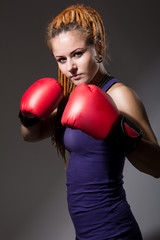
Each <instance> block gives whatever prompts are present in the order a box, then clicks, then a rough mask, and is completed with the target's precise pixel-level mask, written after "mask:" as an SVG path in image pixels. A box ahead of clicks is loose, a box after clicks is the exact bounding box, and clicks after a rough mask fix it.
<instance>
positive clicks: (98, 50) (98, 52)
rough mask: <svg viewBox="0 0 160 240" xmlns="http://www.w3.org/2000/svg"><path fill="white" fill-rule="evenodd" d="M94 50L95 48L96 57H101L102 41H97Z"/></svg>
mask: <svg viewBox="0 0 160 240" xmlns="http://www.w3.org/2000/svg"><path fill="white" fill-rule="evenodd" d="M95 48H96V53H97V55H98V56H100V55H102V53H103V45H102V41H101V40H99V41H98V42H97V43H96V46H95Z"/></svg>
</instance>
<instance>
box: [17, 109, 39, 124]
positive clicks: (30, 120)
mask: <svg viewBox="0 0 160 240" xmlns="http://www.w3.org/2000/svg"><path fill="white" fill-rule="evenodd" d="M18 118H19V119H20V121H21V123H22V124H23V126H25V127H32V126H34V125H36V124H37V123H38V122H39V121H40V118H38V117H34V118H27V117H25V116H24V115H23V114H22V112H21V111H19V114H18Z"/></svg>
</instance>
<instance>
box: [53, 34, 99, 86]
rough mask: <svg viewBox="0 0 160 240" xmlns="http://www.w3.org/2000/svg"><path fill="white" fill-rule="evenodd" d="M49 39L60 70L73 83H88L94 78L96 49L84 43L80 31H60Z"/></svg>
mask: <svg viewBox="0 0 160 240" xmlns="http://www.w3.org/2000/svg"><path fill="white" fill-rule="evenodd" d="M50 41H51V47H52V52H53V55H54V57H55V59H56V61H57V63H58V66H59V68H60V70H61V72H62V73H63V74H64V75H65V76H66V77H67V78H69V79H70V80H71V81H72V82H73V83H74V84H75V85H79V84H81V83H86V84H88V83H90V82H91V81H92V80H93V79H94V77H95V75H96V73H97V72H98V70H99V64H98V63H97V61H96V58H95V57H96V50H95V47H93V46H91V45H88V44H87V43H86V39H85V38H84V36H83V34H82V33H81V32H80V31H78V30H74V31H68V32H62V33H60V34H59V35H57V36H56V37H54V38H53V39H51V40H50Z"/></svg>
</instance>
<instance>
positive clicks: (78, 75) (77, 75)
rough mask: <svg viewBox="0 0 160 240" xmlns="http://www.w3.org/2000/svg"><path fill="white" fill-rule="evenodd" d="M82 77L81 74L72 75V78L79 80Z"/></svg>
mask: <svg viewBox="0 0 160 240" xmlns="http://www.w3.org/2000/svg"><path fill="white" fill-rule="evenodd" d="M80 77H81V74H75V75H72V76H71V79H74V80H79V79H80Z"/></svg>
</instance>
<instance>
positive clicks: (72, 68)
mask: <svg viewBox="0 0 160 240" xmlns="http://www.w3.org/2000/svg"><path fill="white" fill-rule="evenodd" d="M67 67H68V71H69V72H70V73H75V72H76V71H77V64H76V63H75V61H74V60H73V59H68V65H67Z"/></svg>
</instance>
